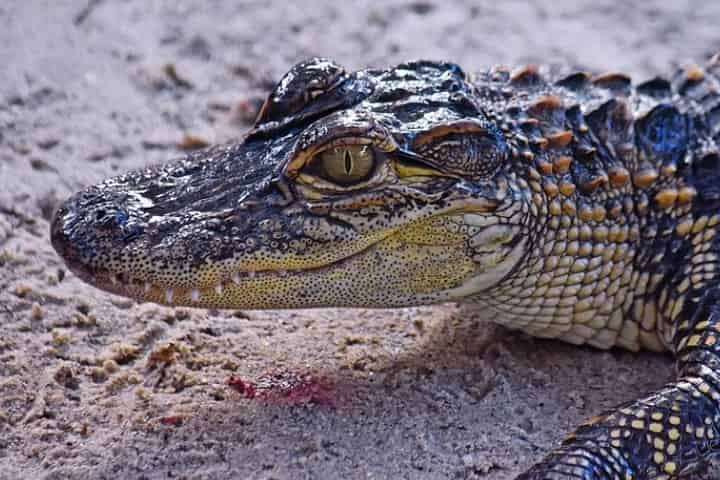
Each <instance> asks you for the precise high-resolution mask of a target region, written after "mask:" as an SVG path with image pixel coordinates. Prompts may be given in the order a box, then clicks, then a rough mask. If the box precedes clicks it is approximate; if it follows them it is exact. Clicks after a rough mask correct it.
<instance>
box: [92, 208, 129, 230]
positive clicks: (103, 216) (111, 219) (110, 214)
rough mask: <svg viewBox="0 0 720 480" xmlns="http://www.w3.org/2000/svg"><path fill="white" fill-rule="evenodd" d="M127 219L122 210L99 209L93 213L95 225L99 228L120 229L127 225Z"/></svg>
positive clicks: (126, 214) (125, 213)
mask: <svg viewBox="0 0 720 480" xmlns="http://www.w3.org/2000/svg"><path fill="white" fill-rule="evenodd" d="M128 218H129V217H128V213H127V212H126V211H125V210H123V209H117V210H114V209H113V210H109V209H105V208H99V209H98V210H96V211H95V223H96V224H97V225H98V226H99V227H100V228H117V227H120V228H122V227H124V226H125V224H126V223H127V221H128Z"/></svg>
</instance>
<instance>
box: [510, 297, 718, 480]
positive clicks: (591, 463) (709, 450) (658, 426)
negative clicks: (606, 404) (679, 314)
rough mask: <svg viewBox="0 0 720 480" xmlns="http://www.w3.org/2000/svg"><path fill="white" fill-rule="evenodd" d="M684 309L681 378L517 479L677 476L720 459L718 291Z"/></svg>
mask: <svg viewBox="0 0 720 480" xmlns="http://www.w3.org/2000/svg"><path fill="white" fill-rule="evenodd" d="M687 303H690V302H687ZM686 311H688V315H687V316H685V319H686V320H685V321H682V320H681V322H680V323H679V324H678V327H677V331H676V333H675V340H674V343H675V351H676V356H677V359H678V365H677V367H678V368H677V370H678V379H677V381H676V382H674V383H671V384H669V385H667V386H665V387H664V388H662V389H661V390H659V391H657V392H655V393H653V394H651V395H648V396H647V397H645V398H642V399H639V400H636V401H632V402H629V403H627V404H624V405H621V406H619V407H618V408H617V409H615V410H611V411H609V412H606V413H604V414H602V415H600V416H598V417H595V418H593V419H591V420H589V421H588V422H586V423H585V424H583V425H582V426H580V427H579V428H578V429H577V430H576V431H575V432H574V433H572V434H571V435H570V436H569V437H568V438H567V439H566V440H565V441H564V442H563V444H562V446H561V447H559V448H558V449H557V450H555V451H554V452H552V453H551V454H550V455H549V456H548V457H547V458H546V459H544V460H543V461H542V462H541V463H539V464H537V465H535V466H534V467H533V468H531V469H530V470H529V471H528V472H526V473H525V474H523V475H521V476H520V477H519V478H518V480H539V479H543V480H551V479H558V480H559V479H562V480H570V479H584V480H591V479H592V480H600V479H633V480H645V479H661V478H666V479H667V478H676V477H679V476H682V475H685V474H688V473H692V472H696V471H697V470H698V469H700V468H702V467H703V465H704V463H705V462H706V461H707V460H708V459H709V458H710V457H711V456H713V455H720V288H716V289H712V290H709V291H707V292H706V293H705V294H704V295H703V297H702V299H701V300H700V301H699V302H697V303H696V304H695V306H689V307H687V308H686Z"/></svg>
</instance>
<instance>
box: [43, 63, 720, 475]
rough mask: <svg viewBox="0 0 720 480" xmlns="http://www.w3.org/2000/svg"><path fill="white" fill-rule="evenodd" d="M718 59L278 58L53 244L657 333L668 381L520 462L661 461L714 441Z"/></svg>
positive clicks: (103, 195)
mask: <svg viewBox="0 0 720 480" xmlns="http://www.w3.org/2000/svg"><path fill="white" fill-rule="evenodd" d="M719 75H720V58H718V57H717V56H716V57H714V58H713V59H712V60H711V61H710V62H709V63H708V65H707V67H706V68H705V69H702V68H700V67H697V66H687V67H684V68H682V69H680V70H679V71H678V72H677V73H676V74H675V76H674V78H673V79H672V80H671V81H666V80H663V79H655V80H652V81H649V82H645V83H642V84H639V85H632V83H631V81H630V79H629V78H627V77H625V76H623V75H621V74H606V75H600V76H594V77H593V76H591V75H589V74H585V73H575V74H570V75H562V74H559V73H551V72H545V71H544V70H539V69H536V68H532V67H526V68H523V69H519V70H516V71H513V72H511V71H509V70H507V69H505V68H501V67H498V68H494V69H491V70H489V71H488V72H485V73H482V74H479V75H476V76H467V75H465V74H464V73H463V72H462V70H461V69H460V68H459V67H458V66H456V65H453V64H449V63H435V62H414V63H408V64H403V65H399V66H397V67H394V68H390V69H388V70H366V71H359V72H353V73H351V72H346V71H344V70H343V69H342V68H341V67H339V66H338V65H336V64H334V63H333V62H331V61H329V60H324V59H313V60H310V61H308V62H304V63H301V64H299V65H297V66H296V67H294V68H293V69H292V70H291V71H290V72H289V73H288V74H287V75H286V76H285V77H284V78H283V79H282V80H281V82H280V83H279V84H278V86H277V88H276V89H275V91H274V92H273V93H272V94H271V95H270V97H269V98H268V100H267V102H266V103H265V105H264V106H263V109H262V111H261V112H260V115H259V118H258V120H257V123H256V125H255V127H254V128H253V129H252V130H251V131H250V132H249V133H248V134H247V135H246V136H245V137H244V138H243V139H242V140H241V141H239V142H238V143H236V144H233V145H229V146H224V147H217V148H213V149H210V150H208V151H205V152H201V153H198V154H194V155H192V156H190V157H188V158H185V159H182V160H179V161H177V162H175V163H172V164H169V165H165V166H159V167H151V168H147V169H145V170H142V171H137V172H133V173H129V174H126V175H123V176H120V177H117V178H113V179H110V180H107V181H105V182H104V183H102V184H100V185H97V186H93V187H90V188H88V189H87V190H85V191H84V192H81V193H79V194H77V195H76V196H74V197H73V198H71V199H70V200H68V201H67V202H66V203H65V204H64V205H63V206H62V207H61V208H60V210H59V211H58V212H57V214H56V217H55V219H54V221H53V225H52V240H53V245H54V246H55V248H56V249H57V251H58V252H59V253H60V254H61V255H62V256H63V257H64V258H65V260H66V261H67V263H68V265H69V266H70V267H71V269H72V270H73V271H74V272H76V273H77V274H78V275H79V276H80V277H82V278H83V279H85V280H86V281H89V282H90V283H92V284H94V285H96V286H98V287H99V288H102V289H105V290H108V291H110V292H113V293H116V294H120V295H126V296H129V297H132V298H136V299H138V300H144V301H154V302H159V303H164V304H168V305H189V306H197V307H212V308H245V309H248V308H258V309H262V308H299V307H330V306H333V307H339V306H357V307H381V308H385V307H399V306H405V305H420V304H431V303H438V302H446V301H463V302H468V303H475V304H478V305H482V306H484V307H485V308H487V309H489V310H490V311H491V312H492V313H493V319H494V320H496V321H497V322H499V323H502V324H504V325H507V326H509V327H511V328H516V329H522V330H524V331H526V332H528V333H530V334H532V335H536V336H540V337H550V338H558V339H562V340H565V341H568V342H572V343H576V344H584V343H587V344H590V345H593V346H595V347H598V348H611V347H614V346H620V347H623V348H627V349H630V350H638V349H640V348H649V349H652V350H658V351H662V350H670V351H671V352H673V353H674V354H675V355H676V357H677V359H678V379H677V381H676V382H674V383H672V384H670V385H668V386H666V387H665V388H663V389H662V390H660V391H658V392H654V393H652V394H650V395H648V396H647V397H645V398H643V399H638V400H636V401H633V402H629V403H627V404H625V405H622V406H620V407H618V408H617V409H615V410H612V411H609V412H606V413H604V414H602V415H600V416H598V417H595V418H593V419H592V420H590V421H588V423H586V424H585V425H583V426H581V427H580V428H579V429H578V430H577V431H575V432H574V433H573V434H571V435H570V436H569V437H568V438H567V439H566V440H565V441H564V442H563V444H562V445H561V446H560V447H559V448H558V449H557V450H555V451H554V452H552V453H551V454H550V455H549V456H548V457H547V458H546V459H545V460H544V461H543V462H542V463H540V464H539V465H536V466H535V467H533V468H532V469H531V470H530V471H528V472H527V473H526V474H524V475H523V476H521V478H523V479H541V478H543V479H580V478H583V479H601V478H602V479H604V478H634V479H651V478H652V479H654V478H674V477H676V476H680V475H683V474H687V473H691V472H695V471H697V470H698V469H699V468H701V467H702V466H703V465H704V463H705V462H706V461H707V460H708V458H710V457H711V456H712V455H716V454H718V453H720V431H718V429H719V428H720V402H719V399H720V343H718V337H719V335H720V302H719V299H720V285H719V283H720V282H719V281H718V273H717V272H718V258H719V257H718V253H720V244H719V243H718V242H719V241H718V240H717V235H716V234H717V231H718V228H720V227H719V226H718V225H720V153H718V146H717V142H720V77H719Z"/></svg>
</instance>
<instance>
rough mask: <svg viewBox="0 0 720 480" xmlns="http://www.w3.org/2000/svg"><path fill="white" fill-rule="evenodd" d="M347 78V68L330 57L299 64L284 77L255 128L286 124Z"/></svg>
mask: <svg viewBox="0 0 720 480" xmlns="http://www.w3.org/2000/svg"><path fill="white" fill-rule="evenodd" d="M346 78H347V74H346V72H345V69H344V68H343V67H341V66H340V65H338V64H336V63H335V62H333V61H332V60H328V59H326V58H313V59H310V60H307V61H304V62H301V63H298V64H297V65H295V66H294V67H293V68H292V69H290V71H289V72H288V73H286V74H285V75H284V76H283V77H282V79H281V80H280V82H278V84H277V86H276V87H275V89H274V90H273V92H272V93H271V94H270V95H269V96H268V98H267V100H265V103H264V104H263V106H262V107H261V108H260V113H259V114H258V117H257V120H256V121H255V126H256V127H259V126H261V125H265V124H268V123H272V122H275V123H285V122H286V121H288V120H289V119H291V118H292V117H294V116H297V115H298V114H300V113H301V112H302V111H303V110H305V109H306V108H307V107H308V106H309V105H310V104H311V103H313V101H314V100H315V99H317V98H318V97H321V96H323V95H325V94H327V93H328V92H330V91H332V90H334V89H335V88H337V87H338V86H339V85H340V84H341V83H342V82H343V80H345V79H346Z"/></svg>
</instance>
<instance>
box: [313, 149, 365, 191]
mask: <svg viewBox="0 0 720 480" xmlns="http://www.w3.org/2000/svg"><path fill="white" fill-rule="evenodd" d="M313 163H314V164H315V168H317V173H318V174H319V175H320V176H321V177H323V178H324V179H326V180H329V181H331V182H333V183H336V184H338V185H352V184H353V183H357V182H361V181H363V180H366V179H367V178H368V177H369V176H370V174H371V173H372V172H373V169H374V166H375V154H374V152H373V149H372V147H371V146H370V145H347V146H342V147H333V148H330V149H328V150H325V151H323V152H320V153H319V154H318V155H317V157H316V160H315V162H313Z"/></svg>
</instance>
